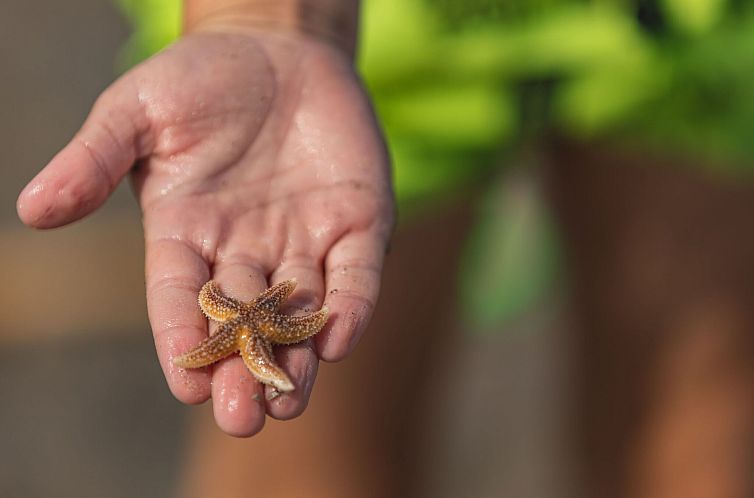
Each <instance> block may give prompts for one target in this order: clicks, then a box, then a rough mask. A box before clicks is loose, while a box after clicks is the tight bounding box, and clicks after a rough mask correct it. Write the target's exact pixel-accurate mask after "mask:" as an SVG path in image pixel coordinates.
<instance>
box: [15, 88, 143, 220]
mask: <svg viewBox="0 0 754 498" xmlns="http://www.w3.org/2000/svg"><path fill="white" fill-rule="evenodd" d="M148 128H149V127H148V124H147V119H146V115H145V114H144V113H143V112H142V111H141V105H140V104H139V99H138V95H137V91H136V90H135V88H133V87H132V86H131V85H130V84H129V83H128V80H121V81H119V82H116V83H115V84H113V85H112V86H111V87H110V88H109V89H108V90H107V91H105V93H103V94H102V96H101V97H100V98H99V99H98V100H97V102H96V103H95V105H94V107H93V108H92V111H91V113H90V114H89V117H88V118H87V120H86V122H85V123H84V125H83V127H82V128H81V130H80V131H79V132H78V133H77V134H76V136H75V137H74V138H73V139H72V140H71V142H70V143H69V144H68V145H67V146H66V147H65V148H64V149H63V150H61V151H60V152H59V153H58V154H57V155H56V156H55V157H54V158H53V159H52V160H51V161H50V163H49V164H48V165H47V166H46V167H45V168H44V169H43V170H42V171H41V172H40V173H39V174H38V175H37V176H36V177H35V178H34V179H33V180H32V181H31V182H29V184H28V185H27V186H26V188H25V189H24V190H23V191H22V192H21V194H20V195H19V197H18V201H17V203H16V209H17V211H18V215H19V217H20V218H21V220H22V221H23V222H24V223H25V224H27V225H29V226H32V227H36V228H54V227H58V226H61V225H65V224H67V223H70V222H72V221H75V220H77V219H79V218H82V217H83V216H86V215H87V214H89V213H91V212H92V211H94V210H95V209H97V208H98V207H99V206H101V205H102V203H103V202H104V201H105V199H107V197H108V196H109V195H110V193H112V191H113V190H114V189H115V187H116V186H117V185H118V183H120V181H121V179H122V178H123V176H125V174H126V173H127V172H128V170H129V169H130V168H131V166H132V165H133V163H134V161H135V160H136V159H137V158H139V157H143V156H144V155H146V154H148V153H149V150H148V147H147V145H146V143H147V140H146V137H147V135H148V133H147V130H148Z"/></svg>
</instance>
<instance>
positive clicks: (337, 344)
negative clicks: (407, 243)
mask: <svg viewBox="0 0 754 498" xmlns="http://www.w3.org/2000/svg"><path fill="white" fill-rule="evenodd" d="M384 257H385V241H384V238H383V237H382V236H381V235H380V233H379V232H377V231H375V230H369V231H363V232H354V233H349V234H347V235H345V236H344V237H342V238H341V239H340V240H338V242H336V243H335V245H334V246H333V247H332V249H331V250H330V253H329V254H328V256H327V258H326V259H325V287H326V294H325V305H326V306H328V307H329V308H330V316H331V317H332V318H331V319H330V321H329V322H328V324H327V325H326V326H325V329H324V330H323V331H322V332H321V333H319V334H317V336H315V337H316V343H317V352H318V353H319V356H320V358H322V359H323V360H325V361H340V360H342V359H344V358H345V357H346V356H348V354H349V353H350V352H351V351H352V350H353V348H354V347H355V346H356V344H357V343H358V341H359V338H360V337H361V335H362V334H363V333H364V330H365V329H366V326H367V324H368V323H369V319H370V318H371V316H372V313H373V311H374V307H375V304H376V303H377V296H378V294H379V291H380V276H381V274H382V264H383V261H384Z"/></svg>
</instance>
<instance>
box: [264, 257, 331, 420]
mask: <svg viewBox="0 0 754 498" xmlns="http://www.w3.org/2000/svg"><path fill="white" fill-rule="evenodd" d="M291 278H295V279H296V290H295V291H294V292H293V294H292V295H291V297H290V298H289V299H288V300H287V301H286V302H285V303H284V304H283V307H282V312H283V313H285V314H292V315H296V314H302V312H305V313H311V312H314V311H317V310H318V309H319V308H320V307H321V306H322V297H323V295H324V281H323V279H322V269H321V266H320V265H319V264H318V263H317V262H316V261H314V260H313V259H310V258H308V257H288V258H285V260H284V261H283V263H282V264H281V265H280V267H279V268H278V269H277V270H276V271H275V272H274V273H273V274H272V277H271V283H272V284H276V283H278V282H282V281H285V280H288V279H291ZM275 358H276V360H277V362H278V365H280V367H281V368H282V369H283V371H285V372H286V374H288V377H289V378H290V379H291V382H292V383H293V385H294V387H295V388H294V390H293V391H291V392H289V393H282V394H280V395H279V396H277V397H274V398H273V399H271V400H270V399H268V398H270V394H271V388H270V387H266V388H265V390H266V396H265V399H267V413H268V414H269V415H270V416H271V417H274V418H277V419H280V420H288V419H291V418H295V417H297V416H299V415H300V414H301V413H303V411H304V409H306V405H307V404H308V403H309V397H310V396H311V392H312V387H313V386H314V380H315V379H316V377H317V368H318V366H319V360H318V358H317V354H316V352H315V350H314V343H313V341H312V340H311V339H309V340H307V341H304V342H302V343H299V344H294V345H292V346H280V347H277V348H275Z"/></svg>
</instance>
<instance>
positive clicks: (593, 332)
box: [551, 144, 754, 498]
mask: <svg viewBox="0 0 754 498" xmlns="http://www.w3.org/2000/svg"><path fill="white" fill-rule="evenodd" d="M553 152H554V153H553V158H554V163H555V164H557V166H554V167H553V168H551V173H552V185H551V187H552V196H553V199H554V204H555V205H556V208H557V212H558V214H559V216H560V218H561V224H562V226H563V232H564V239H565V241H566V246H567V252H568V258H569V264H570V269H571V274H572V282H573V284H574V291H575V294H574V298H575V310H576V317H575V318H576V324H575V325H576V329H577V330H578V333H577V334H576V339H577V341H579V347H580V350H581V358H580V359H579V360H577V364H579V365H580V369H581V371H580V373H579V376H580V382H581V385H582V391H581V392H582V394H581V396H582V397H581V399H580V400H579V403H578V406H580V407H582V409H583V411H582V413H581V420H582V426H581V427H580V429H579V430H580V434H581V436H582V441H583V443H584V450H585V469H584V476H586V478H587V480H588V482H587V483H586V485H587V488H588V489H589V490H590V493H589V496H592V497H594V498H602V497H606V496H609V497H616V498H619V497H627V498H673V497H684V498H738V497H741V498H744V497H749V496H754V473H752V471H751V462H752V461H754V232H752V230H751V220H752V219H754V186H752V185H751V184H749V185H746V184H743V183H736V182H735V180H733V179H731V178H727V179H726V178H722V177H715V176H713V175H712V174H711V173H703V172H700V171H699V170H698V169H693V168H692V167H690V166H693V165H685V164H680V165H679V164H677V162H674V161H673V160H672V159H667V158H665V159H663V158H658V157H652V156H649V155H647V154H641V153H640V152H638V151H633V152H631V151H625V150H624V151H619V150H616V149H611V148H605V147H603V148H599V147H598V148H594V147H591V148H586V147H578V146H573V145H569V144H559V145H558V146H557V147H556V148H555V149H554V151H553Z"/></svg>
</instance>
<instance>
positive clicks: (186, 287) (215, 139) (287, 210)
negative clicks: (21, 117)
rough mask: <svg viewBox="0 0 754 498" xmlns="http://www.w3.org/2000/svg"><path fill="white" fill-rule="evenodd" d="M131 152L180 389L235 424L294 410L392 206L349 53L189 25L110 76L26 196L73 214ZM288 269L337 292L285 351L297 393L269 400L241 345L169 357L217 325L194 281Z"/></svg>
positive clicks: (346, 335) (252, 428) (243, 284)
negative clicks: (197, 360)
mask: <svg viewBox="0 0 754 498" xmlns="http://www.w3.org/2000/svg"><path fill="white" fill-rule="evenodd" d="M134 160H137V167H136V168H135V170H134V172H133V175H132V179H133V182H134V187H135V190H136V193H137V196H138V198H139V202H140V204H141V206H142V209H143V212H144V228H145V239H146V251H147V271H146V275H147V301H148V306H149V314H150V321H151V324H152V328H153V331H154V334H155V343H156V345H157V350H158V355H159V357H160V362H161V364H162V366H163V369H164V371H165V375H166V378H167V380H168V384H169V386H170V388H171V390H172V391H173V393H174V394H175V395H176V397H178V398H179V399H181V400H182V401H185V402H190V403H195V402H201V401H204V400H206V399H207V398H208V397H209V396H210V394H211V396H212V398H213V403H214V409H215V416H216V419H217V421H218V424H219V425H220V426H221V427H222V428H223V429H224V430H226V431H227V432H229V433H232V434H236V435H249V434H253V433H255V432H256V431H258V430H259V429H260V428H261V425H262V424H263V422H264V415H265V412H267V413H269V414H270V415H272V416H275V417H278V418H289V417H292V416H295V415H297V414H298V413H300V412H301V411H302V410H303V408H304V407H305V405H306V401H307V398H308V395H309V392H310V389H311V384H312V382H313V379H314V376H315V374H316V364H317V354H316V353H315V349H316V352H317V353H318V354H319V356H320V357H322V358H324V359H328V360H337V359H340V358H342V357H343V356H345V355H346V354H347V353H348V352H349V351H350V349H351V348H352V346H353V343H354V342H355V339H357V338H358V336H359V334H360V333H361V332H362V331H363V327H364V325H365V323H366V321H367V320H368V318H369V315H370V313H371V310H372V308H373V305H374V301H375V299H376V295H377V290H378V286H379V273H380V269H381V265H382V254H383V252H384V246H385V242H386V240H387V237H388V235H389V230H390V226H391V223H392V212H391V206H392V204H391V202H392V198H391V193H390V186H389V175H388V172H387V171H388V169H387V160H386V156H385V153H384V150H383V147H382V144H381V142H380V139H379V133H378V132H377V129H376V126H375V124H374V121H373V118H372V116H371V112H370V110H369V107H368V105H367V103H366V99H365V98H364V96H363V94H362V92H361V91H360V89H359V86H358V84H357V81H356V79H355V76H354V75H353V73H352V70H351V69H350V66H349V64H348V63H347V61H345V58H344V57H343V56H342V55H340V54H339V53H338V52H337V51H335V50H334V49H331V48H329V47H327V46H325V45H320V44H317V43H306V44H305V43H303V42H302V41H295V40H290V39H289V40H282V39H281V40H271V39H270V37H265V36H257V37H250V36H248V35H219V34H200V35H192V36H190V37H187V38H185V39H183V40H182V41H180V42H179V43H177V44H176V45H174V46H173V47H171V48H170V49H168V50H166V51H165V52H163V53H161V54H159V55H158V56H156V57H155V58H153V59H151V60H149V61H147V62H146V63H144V64H142V65H141V66H139V67H137V68H135V69H134V70H133V71H131V72H130V73H128V74H127V75H125V76H124V77H123V78H121V80H119V81H118V82H116V83H115V84H114V85H113V86H112V87H111V88H110V89H108V90H107V91H106V92H105V94H103V96H102V97H101V98H100V100H99V101H98V103H97V104H96V105H95V108H94V110H93V112H92V114H91V116H90V118H89V119H88V120H87V123H86V124H85V125H84V127H83V128H82V130H81V132H80V133H79V135H77V137H76V138H75V139H74V140H73V141H72V142H71V144H69V146H68V147H66V149H64V150H63V151H61V153H60V154H58V156H56V158H55V159H53V161H52V162H51V163H50V165H48V167H47V168H46V169H45V170H44V171H43V172H42V173H40V175H39V176H38V177H37V178H36V179H35V180H34V181H32V183H31V184H30V186H29V187H27V189H26V190H25V191H24V192H23V193H22V195H21V197H20V198H19V213H20V214H21V216H22V218H23V219H24V221H26V222H27V223H29V224H32V225H35V226H39V227H47V226H57V225H60V224H65V223H67V222H69V221H72V220H73V219H76V218H79V217H81V216H83V215H85V214H87V213H88V212H89V211H91V210H93V209H95V208H96V207H98V206H99V204H101V202H103V201H104V199H105V198H106V197H107V195H108V194H109V193H110V191H112V189H113V188H114V185H115V184H117V182H118V181H119V180H120V178H121V177H122V176H123V175H125V173H126V172H127V171H128V170H129V168H130V166H131V164H133V162H134ZM87 168H89V171H87ZM86 173H88V174H86ZM294 276H295V277H296V278H297V279H298V281H299V288H300V291H297V293H296V294H294V296H293V304H294V305H295V306H296V307H298V308H301V307H307V308H309V309H313V308H318V307H319V306H320V305H321V304H322V303H323V300H325V298H326V302H327V305H328V306H329V307H330V309H331V310H332V318H331V320H330V322H329V323H328V325H327V326H326V329H325V330H324V331H323V332H321V333H320V334H319V335H318V336H317V338H316V341H317V344H316V348H313V345H312V344H304V345H297V346H292V347H289V348H284V349H283V350H281V351H279V352H278V360H279V361H280V363H281V365H282V366H283V368H284V369H285V370H286V371H288V372H289V374H290V376H291V378H292V380H293V382H294V384H296V390H295V391H294V392H293V393H291V394H290V395H285V396H283V397H281V398H278V399H277V400H275V401H273V402H266V403H265V402H264V399H265V398H264V396H263V392H262V388H261V386H260V385H259V384H258V383H256V382H254V381H253V379H252V377H251V375H250V374H249V372H248V371H247V370H246V369H245V367H244V366H243V364H242V362H241V361H240V358H230V359H227V360H224V361H223V362H221V363H219V364H217V365H216V366H215V367H214V368H212V369H211V371H201V370H200V371H186V370H182V369H178V368H176V367H174V366H173V365H172V363H171V359H172V358H173V357H175V356H178V355H179V354H181V353H183V352H185V351H186V350H188V349H190V348H191V347H193V346H194V345H195V344H196V343H198V342H199V341H200V340H201V339H202V338H203V337H204V336H206V333H207V325H206V321H205V320H204V318H203V317H202V316H201V314H200V312H199V310H198V307H197V306H196V295H197V292H198V289H199V288H200V287H201V285H202V284H203V283H204V282H205V281H207V280H209V279H210V277H211V278H214V279H215V280H218V281H219V282H220V284H221V285H222V286H223V288H224V289H225V291H226V292H227V293H228V294H229V295H233V296H234V297H237V298H239V299H244V300H249V299H251V298H253V297H254V296H255V295H256V294H258V293H259V292H260V291H261V290H263V289H264V288H265V287H266V286H267V285H268V283H275V282H278V281H280V280H284V279H287V278H291V277H294ZM210 381H211V382H210Z"/></svg>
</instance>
